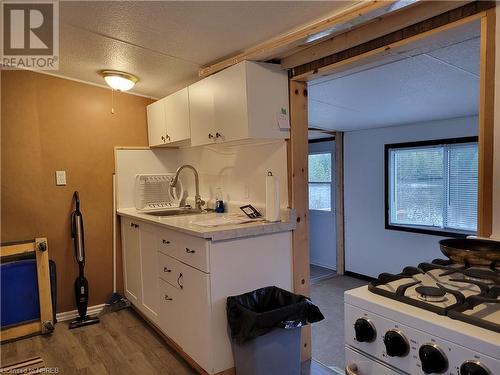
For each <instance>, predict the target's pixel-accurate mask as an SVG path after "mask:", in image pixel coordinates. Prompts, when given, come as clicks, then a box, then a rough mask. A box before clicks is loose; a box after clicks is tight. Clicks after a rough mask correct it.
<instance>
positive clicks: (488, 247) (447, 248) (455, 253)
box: [439, 238, 500, 267]
mask: <svg viewBox="0 0 500 375" xmlns="http://www.w3.org/2000/svg"><path fill="white" fill-rule="evenodd" d="M439 247H440V248H441V252H442V253H443V254H444V255H446V256H447V257H448V258H450V259H451V260H452V261H453V262H454V263H459V264H466V265H468V266H487V267H491V266H499V265H500V242H499V241H491V240H483V239H477V238H450V239H446V240H441V241H439Z"/></svg>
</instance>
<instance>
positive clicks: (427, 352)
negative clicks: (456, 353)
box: [418, 344, 448, 374]
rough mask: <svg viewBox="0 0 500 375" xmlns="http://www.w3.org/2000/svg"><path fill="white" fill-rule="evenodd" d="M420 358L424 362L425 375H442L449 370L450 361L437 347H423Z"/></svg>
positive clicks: (430, 345) (426, 345)
mask: <svg viewBox="0 0 500 375" xmlns="http://www.w3.org/2000/svg"><path fill="white" fill-rule="evenodd" d="M418 356H419V357H420V361H422V370H423V371H424V373H425V374H441V373H443V372H445V371H446V370H447V369H448V360H447V359H446V356H445V355H444V353H443V352H442V351H441V349H439V348H438V346H437V345H434V344H425V345H422V346H421V347H420V349H419V351H418Z"/></svg>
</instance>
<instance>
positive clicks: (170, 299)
mask: <svg viewBox="0 0 500 375" xmlns="http://www.w3.org/2000/svg"><path fill="white" fill-rule="evenodd" d="M165 301H173V299H172V298H171V297H169V296H168V295H166V294H165Z"/></svg>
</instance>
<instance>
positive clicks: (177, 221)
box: [117, 208, 295, 241]
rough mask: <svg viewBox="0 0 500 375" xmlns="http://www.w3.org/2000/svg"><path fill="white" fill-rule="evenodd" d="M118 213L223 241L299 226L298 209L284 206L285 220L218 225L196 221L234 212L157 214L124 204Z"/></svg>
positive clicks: (287, 229)
mask: <svg viewBox="0 0 500 375" xmlns="http://www.w3.org/2000/svg"><path fill="white" fill-rule="evenodd" d="M117 213H118V215H120V216H124V217H129V218H132V219H136V220H141V221H144V222H147V223H150V224H155V225H159V226H161V227H164V228H167V229H171V230H175V231H178V232H182V233H186V234H189V235H191V236H195V237H201V238H206V239H210V240H212V241H223V240H229V239H234V238H242V237H253V236H261V235H264V234H270V233H278V232H287V231H291V230H293V229H295V211H294V210H291V209H287V210H282V215H281V221H279V222H275V223H270V222H266V221H257V222H251V223H244V224H237V225H223V226H217V227H204V226H200V225H196V224H194V223H193V222H196V221H203V220H208V219H211V218H216V217H220V216H222V215H225V216H228V215H231V214H228V213H223V214H217V213H206V214H199V215H178V216H163V217H159V216H154V215H148V214H145V213H141V212H138V211H137V210H136V209H135V208H121V209H119V210H117Z"/></svg>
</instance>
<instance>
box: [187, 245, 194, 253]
mask: <svg viewBox="0 0 500 375" xmlns="http://www.w3.org/2000/svg"><path fill="white" fill-rule="evenodd" d="M186 253H188V254H194V253H196V250H191V249H189V248H187V247H186Z"/></svg>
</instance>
